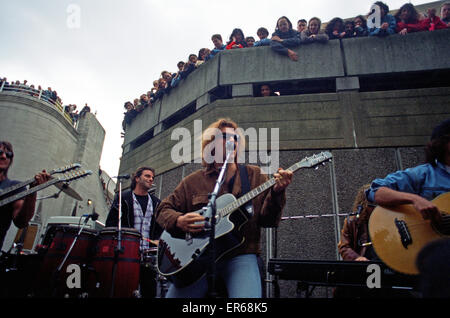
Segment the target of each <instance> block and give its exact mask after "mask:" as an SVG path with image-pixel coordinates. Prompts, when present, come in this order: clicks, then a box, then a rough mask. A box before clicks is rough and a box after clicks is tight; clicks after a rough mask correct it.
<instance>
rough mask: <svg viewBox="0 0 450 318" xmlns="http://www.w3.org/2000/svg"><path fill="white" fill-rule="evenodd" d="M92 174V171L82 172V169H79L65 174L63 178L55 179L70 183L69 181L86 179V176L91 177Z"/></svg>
mask: <svg viewBox="0 0 450 318" xmlns="http://www.w3.org/2000/svg"><path fill="white" fill-rule="evenodd" d="M91 174H92V171H91V170H81V169H77V170H75V171H72V172H66V173H64V174H63V176H62V177H57V178H55V179H57V180H58V181H61V182H69V181H73V180H76V179H80V178H84V177H86V176H89V175H91Z"/></svg>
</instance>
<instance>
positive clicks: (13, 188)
mask: <svg viewBox="0 0 450 318" xmlns="http://www.w3.org/2000/svg"><path fill="white" fill-rule="evenodd" d="M79 167H81V165H80V164H79V163H73V164H71V165H68V166H64V167H61V168H58V169H54V170H52V171H50V172H49V174H50V175H54V174H56V173H63V172H66V171H69V170H73V169H76V168H79ZM33 182H34V178H32V179H30V180H27V181H23V182H20V183H18V184H15V185H13V186H11V187H8V188H6V189H3V190H0V198H1V197H3V196H6V195H8V194H10V193H11V192H13V191H16V190H17V189H20V188H23V187H26V186H27V185H30V184H32V183H33Z"/></svg>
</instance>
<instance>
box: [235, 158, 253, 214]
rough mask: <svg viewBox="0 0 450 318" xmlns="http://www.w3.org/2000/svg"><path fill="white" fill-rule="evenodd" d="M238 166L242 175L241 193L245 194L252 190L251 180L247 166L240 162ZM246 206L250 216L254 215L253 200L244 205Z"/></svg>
mask: <svg viewBox="0 0 450 318" xmlns="http://www.w3.org/2000/svg"><path fill="white" fill-rule="evenodd" d="M238 167H239V173H240V176H241V188H242V189H241V190H242V193H241V195H244V194H246V193H247V192H249V191H250V180H249V178H248V173H247V168H246V167H245V165H240V164H238ZM244 208H245V210H247V213H248V214H249V215H250V216H252V215H253V204H252V201H251V200H250V201H249V202H247V203H246V204H245V205H244Z"/></svg>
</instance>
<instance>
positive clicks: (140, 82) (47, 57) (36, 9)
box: [0, 0, 431, 176]
mask: <svg viewBox="0 0 450 318" xmlns="http://www.w3.org/2000/svg"><path fill="white" fill-rule="evenodd" d="M373 2H374V1H369V0H351V1H335V0H314V1H274V0H271V1H268V0H228V1H224V0H219V1H218V0H209V1H205V0H202V1H199V0H129V1H125V0H120V1H119V0H78V1H77V0H71V1H65V0H39V1H37V0H17V1H10V0H0V43H1V46H0V76H1V77H7V78H8V80H9V81H11V80H14V81H16V80H20V81H21V82H23V80H25V79H26V80H28V84H34V85H35V86H36V87H37V86H38V85H41V86H42V87H43V88H47V87H52V89H54V90H56V91H57V92H58V95H59V96H60V97H61V99H62V101H63V104H64V105H67V104H76V105H77V107H78V109H79V110H81V108H82V106H83V105H84V104H85V103H88V105H90V106H91V110H92V111H93V112H95V111H97V118H98V120H99V122H100V123H101V125H102V126H103V127H104V129H105V131H106V137H105V143H104V147H103V154H102V159H101V162H100V165H101V168H102V169H104V170H105V171H106V172H107V173H108V174H109V175H110V176H113V175H117V172H118V169H119V164H120V156H121V153H122V148H121V145H122V143H123V139H122V138H121V137H120V132H121V131H122V128H121V123H122V120H123V112H124V108H123V104H124V102H125V101H128V100H130V101H132V100H133V99H134V98H137V97H139V96H140V95H141V94H142V93H145V92H147V91H148V90H150V88H151V87H152V82H153V80H155V79H157V78H159V76H160V73H161V71H163V70H168V71H171V72H176V70H177V68H176V64H177V62H178V61H181V60H183V61H185V60H187V57H188V55H189V54H190V53H195V54H198V51H199V49H200V48H202V47H208V48H212V47H213V45H212V42H211V39H210V38H211V35H212V34H214V33H219V34H221V35H222V38H223V39H224V42H226V40H227V39H228V37H229V36H230V34H231V31H232V30H233V29H234V28H236V27H238V28H241V29H242V30H243V31H244V34H245V36H253V37H255V38H256V39H257V36H256V30H257V29H258V28H259V27H262V26H263V27H266V28H267V29H268V30H269V32H270V33H272V32H273V31H274V28H275V23H276V21H277V19H278V18H279V17H280V16H283V15H285V16H287V17H288V18H289V19H290V20H291V22H292V23H293V24H295V23H296V21H297V20H299V19H300V18H304V19H306V20H309V18H311V17H313V16H317V17H319V18H321V19H322V21H324V22H326V21H329V20H331V19H332V18H333V17H341V18H348V17H353V16H356V15H359V14H364V15H365V14H367V12H368V11H369V8H370V6H371V5H372V3H373ZM406 2H407V1H404V0H389V1H385V3H387V4H388V5H389V7H390V9H398V8H399V7H400V6H401V5H402V4H404V3H406ZM428 2H431V1H412V3H413V4H414V5H418V4H422V3H428ZM73 5H75V6H73ZM77 17H79V19H77ZM77 21H79V24H77ZM0 124H1V123H0Z"/></svg>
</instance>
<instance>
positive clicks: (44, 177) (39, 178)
mask: <svg viewBox="0 0 450 318" xmlns="http://www.w3.org/2000/svg"><path fill="white" fill-rule="evenodd" d="M50 179H52V176H51V175H50V174H48V173H47V171H45V169H44V170H42V172H39V173H38V174H37V175H35V176H34V182H33V183H31V184H30V187H35V186H37V185H40V184H43V183H45V182H47V181H49V180H50Z"/></svg>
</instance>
